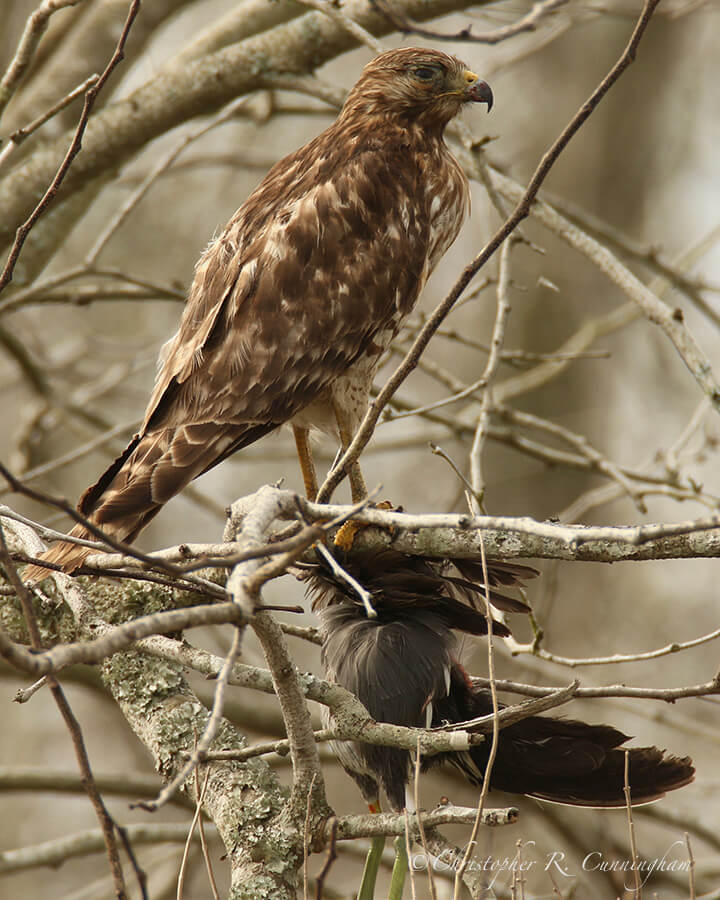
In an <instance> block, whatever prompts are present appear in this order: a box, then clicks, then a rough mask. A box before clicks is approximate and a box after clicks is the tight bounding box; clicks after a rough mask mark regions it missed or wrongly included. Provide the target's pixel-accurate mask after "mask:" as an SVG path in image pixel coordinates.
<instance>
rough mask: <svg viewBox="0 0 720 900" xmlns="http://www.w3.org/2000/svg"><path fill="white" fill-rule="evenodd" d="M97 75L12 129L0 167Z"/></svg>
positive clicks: (93, 80)
mask: <svg viewBox="0 0 720 900" xmlns="http://www.w3.org/2000/svg"><path fill="white" fill-rule="evenodd" d="M75 2H81V0H75ZM99 77H100V76H99V75H91V76H90V77H89V78H86V79H85V81H83V83H82V84H79V85H78V86H77V87H76V88H75V89H74V90H72V91H70V92H69V93H68V94H66V95H65V96H64V97H63V98H62V100H58V102H57V103H55V104H53V105H52V106H51V107H50V109H48V110H46V111H45V112H44V113H42V115H40V116H38V117H37V118H36V119H33V120H32V122H28V124H27V125H23V127H22V128H18V129H17V130H16V131H13V133H12V134H11V135H10V138H9V140H8V143H7V144H6V145H5V147H4V148H3V149H2V151H0V168H2V165H3V163H4V162H5V161H6V160H7V158H8V157H9V156H10V154H11V153H12V152H13V150H14V149H15V148H16V147H19V146H20V144H22V143H23V141H25V140H27V139H28V138H29V137H30V135H31V134H33V133H34V132H35V131H37V130H38V128H41V127H42V126H43V125H44V124H45V123H46V122H49V121H50V119H52V117H53V116H55V115H57V114H58V113H59V112H61V111H62V110H63V109H65V107H66V106H69V105H70V104H71V103H72V102H73V100H75V99H76V98H77V97H79V96H80V94H84V93H85V91H87V89H88V88H90V87H92V86H93V85H94V84H95V83H96V82H97V80H98V78H99Z"/></svg>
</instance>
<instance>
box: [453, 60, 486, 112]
mask: <svg viewBox="0 0 720 900" xmlns="http://www.w3.org/2000/svg"><path fill="white" fill-rule="evenodd" d="M460 77H461V78H462V80H463V81H464V90H463V95H464V97H465V98H466V99H467V100H470V101H472V102H473V103H487V108H488V112H490V110H491V109H492V105H493V93H492V91H491V90H490V85H489V84H488V83H487V82H486V81H481V80H480V78H478V76H477V75H476V74H475V73H474V72H471V71H470V70H469V69H465V71H464V72H463V73H462V75H461V76H460Z"/></svg>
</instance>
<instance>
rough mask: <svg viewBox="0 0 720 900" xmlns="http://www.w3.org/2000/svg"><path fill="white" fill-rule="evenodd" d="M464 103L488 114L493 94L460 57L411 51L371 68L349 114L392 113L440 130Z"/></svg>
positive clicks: (376, 61)
mask: <svg viewBox="0 0 720 900" xmlns="http://www.w3.org/2000/svg"><path fill="white" fill-rule="evenodd" d="M465 103H487V107H488V111H489V110H490V108H491V107H492V103H493V95H492V91H491V90H490V88H489V86H488V85H487V84H486V83H485V82H484V81H482V80H481V79H480V78H478V76H477V75H476V74H475V73H474V72H471V71H470V69H468V67H467V66H466V65H465V63H463V62H461V61H460V60H459V59H457V57H455V56H449V55H448V54H447V53H441V52H440V51H439V50H426V49H424V48H422V47H407V48H404V49H402V50H389V51H388V52H387V53H381V54H380V55H379V56H377V57H376V58H375V59H374V60H373V61H372V62H370V63H368V64H367V66H365V69H364V70H363V73H362V75H361V76H360V78H359V79H358V81H357V83H356V84H355V87H354V88H353V89H352V91H351V92H350V94H349V96H348V99H347V102H346V104H345V109H346V110H347V111H350V110H353V111H356V112H361V113H363V114H365V115H368V114H370V115H373V114H375V115H378V114H383V115H388V114H389V115H391V116H397V117H398V118H404V119H410V120H415V121H417V122H418V123H419V124H421V125H423V126H425V127H435V128H437V127H439V128H441V129H442V128H444V127H445V126H446V125H447V123H448V122H449V121H450V119H452V118H453V116H455V115H457V113H458V112H459V111H460V108H461V107H462V106H463V104H465Z"/></svg>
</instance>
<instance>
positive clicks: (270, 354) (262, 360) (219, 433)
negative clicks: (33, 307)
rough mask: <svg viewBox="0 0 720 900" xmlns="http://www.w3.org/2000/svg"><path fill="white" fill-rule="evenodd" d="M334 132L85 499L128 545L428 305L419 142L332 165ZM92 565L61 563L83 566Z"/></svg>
mask: <svg viewBox="0 0 720 900" xmlns="http://www.w3.org/2000/svg"><path fill="white" fill-rule="evenodd" d="M330 132H332V129H330ZM330 132H326V133H325V134H324V135H321V136H320V137H319V138H318V139H316V141H314V142H312V143H311V144H309V145H308V146H307V147H305V148H303V150H302V151H299V152H298V153H297V154H295V155H294V156H292V157H290V158H289V159H288V160H287V161H285V162H283V163H280V164H278V166H276V167H275V169H273V170H272V171H271V172H270V173H269V175H268V177H267V178H266V180H265V181H264V182H263V184H262V185H261V186H260V187H259V188H258V190H257V191H256V192H255V193H254V194H253V195H252V196H251V197H250V198H249V200H248V202H247V203H246V204H245V206H243V207H242V208H241V209H240V210H239V211H238V213H237V214H236V215H235V217H234V218H233V220H232V221H231V222H230V223H229V225H228V227H227V229H226V230H225V232H224V233H223V234H222V236H221V237H220V238H219V239H218V240H217V241H215V242H214V243H213V244H212V245H211V246H210V247H209V248H208V250H207V251H206V253H205V254H204V255H203V257H202V258H201V260H200V262H199V264H198V267H197V271H196V275H195V280H194V283H193V286H192V289H191V291H190V295H189V298H188V302H187V305H186V307H185V310H184V313H183V316H182V320H181V323H180V327H179V330H178V332H177V334H176V335H175V336H174V337H173V338H172V339H171V340H170V341H169V343H168V344H167V345H166V347H165V348H164V351H163V354H162V357H161V368H160V371H159V373H158V378H157V381H156V385H155V389H154V391H153V394H152V397H151V400H150V403H149V405H148V409H147V412H146V415H145V420H144V422H143V426H142V429H141V431H140V433H139V435H137V436H136V437H135V438H134V439H133V441H132V442H131V443H130V444H129V445H128V447H127V448H126V450H125V452H124V453H123V454H122V455H121V456H120V457H119V458H118V460H117V461H116V462H115V463H114V464H113V465H112V466H110V467H109V468H108V470H107V471H106V472H105V473H104V474H103V475H102V476H101V478H100V479H99V480H98V481H97V483H96V484H95V485H93V486H92V487H90V488H89V489H88V490H87V491H86V492H85V494H84V495H83V498H82V500H81V502H80V509H81V511H82V512H83V513H84V514H85V515H86V516H89V517H91V518H92V520H93V521H94V522H95V523H97V524H98V525H99V526H100V527H102V528H103V529H105V530H107V531H108V532H109V533H111V534H113V535H114V536H116V537H117V538H119V539H122V540H128V539H129V540H131V539H132V538H134V537H135V535H136V534H137V533H138V532H139V531H140V530H141V529H142V528H143V527H144V526H145V525H146V524H147V522H148V521H149V520H150V519H151V518H152V517H153V516H154V515H155V514H156V512H157V511H158V510H159V509H160V507H161V506H162V505H163V504H164V503H166V502H167V500H169V499H170V497H172V496H174V495H175V494H176V493H178V491H180V490H182V488H183V487H185V485H187V484H188V483H189V482H190V481H191V480H192V479H193V478H195V477H197V476H198V475H199V474H201V473H202V472H205V471H207V470H208V469H209V468H211V467H212V466H214V465H215V464H216V463H218V462H219V461H220V460H222V459H223V458H225V457H226V456H228V455H229V454H230V453H232V452H234V451H235V450H237V449H240V448H241V447H243V446H245V445H246V444H248V443H250V442H252V441H254V440H256V439H257V438H258V437H261V436H262V435H264V434H266V433H267V432H269V431H271V430H272V429H274V428H276V427H277V426H279V425H280V424H282V423H283V422H286V421H288V420H289V419H290V418H292V416H293V415H295V414H296V413H297V412H298V411H300V410H301V409H303V408H304V407H305V406H307V404H308V403H310V402H311V401H312V400H313V399H315V398H316V397H317V396H318V395H320V394H321V393H322V392H323V391H325V390H326V389H327V388H329V387H330V386H331V385H332V383H333V381H334V380H335V379H336V378H337V377H338V376H339V375H341V374H343V373H345V372H347V370H348V369H349V368H350V367H352V365H353V364H354V363H355V362H356V361H358V360H359V359H361V358H362V357H363V356H364V355H366V354H376V355H377V354H379V353H380V352H381V351H382V350H383V349H384V347H385V346H386V345H387V343H388V341H389V339H390V338H391V336H392V334H393V333H394V332H395V331H396V330H397V328H398V327H399V325H400V323H401V321H402V318H403V317H404V316H405V315H407V313H408V312H409V310H410V309H411V308H412V306H413V304H414V303H415V300H416V299H417V296H418V294H419V292H420V290H421V289H422V286H423V284H424V282H425V280H426V278H427V274H428V271H429V261H428V248H429V246H430V242H431V238H432V217H431V212H430V205H431V201H430V202H427V201H426V200H425V194H424V190H423V189H422V186H421V185H419V184H418V177H419V175H418V172H417V170H416V168H415V167H414V166H412V165H408V160H407V142H406V140H405V139H403V140H402V141H398V146H397V150H396V152H395V153H393V152H392V148H391V149H390V152H388V147H387V145H385V146H384V147H383V148H382V151H381V150H380V149H379V148H378V149H375V148H374V147H363V146H361V145H359V143H358V141H356V142H355V145H354V150H355V152H346V153H345V154H343V155H341V156H340V157H339V158H338V154H335V157H334V158H333V159H331V158H330V156H329V155H328V154H330V150H331V148H332V145H333V143H336V142H337V141H338V140H339V138H338V136H337V135H332V134H331V133H330ZM400 136H401V135H399V137H400ZM350 146H352V145H350ZM349 149H350V147H348V151H349ZM458 227H459V223H458ZM455 230H457V229H455ZM453 236H454V235H453ZM73 533H75V534H79V535H81V536H87V533H86V532H85V531H84V529H82V528H77V529H75V531H74V532H73ZM85 555H87V553H86V552H83V551H82V550H81V549H78V548H77V547H75V548H74V549H72V547H71V545H63V544H60V545H58V546H56V547H55V548H53V550H51V551H50V554H49V555H48V557H47V558H48V560H49V561H51V562H59V563H61V564H62V565H63V566H64V567H66V568H70V570H72V568H76V567H77V565H79V564H80V563H81V562H82V559H83V558H84V556H85ZM28 574H29V575H30V576H32V573H31V572H29V573H28Z"/></svg>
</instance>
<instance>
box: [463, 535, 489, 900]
mask: <svg viewBox="0 0 720 900" xmlns="http://www.w3.org/2000/svg"><path fill="white" fill-rule="evenodd" d="M480 534H481V535H482V532H481V533H480ZM480 553H481V562H482V571H483V597H484V599H485V618H486V620H487V661H488V679H489V681H490V695H491V697H492V742H491V744H490V753H489V755H488V760H487V763H486V764H485V772H484V773H483V781H482V788H481V789H480V798H479V800H478V806H477V816H476V818H475V821H474V822H473V828H472V833H471V835H470V840H469V841H468V842H467V846H466V849H465V853H464V854H463V858H462V861H461V863H460V865H459V866H458V870H457V872H456V874H455V885H454V889H453V898H454V900H459V898H460V888H461V883H462V878H463V875H464V874H465V870H466V869H467V867H468V864H469V863H470V860H471V858H472V855H473V853H474V851H475V847H476V846H477V835H478V832H479V830H480V823H481V822H482V816H483V811H484V809H485V802H486V800H487V795H488V791H489V790H490V778H491V776H492V770H493V765H494V764H495V757H496V756H497V749H498V742H499V739H500V727H499V722H498V715H499V711H500V706H499V703H498V696H497V689H496V687H495V653H494V647H493V618H492V610H491V608H490V596H489V593H490V592H489V591H488V587H487V586H488V585H489V584H490V579H489V577H488V570H487V558H486V556H485V544H484V542H483V540H482V537H481V538H480Z"/></svg>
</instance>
